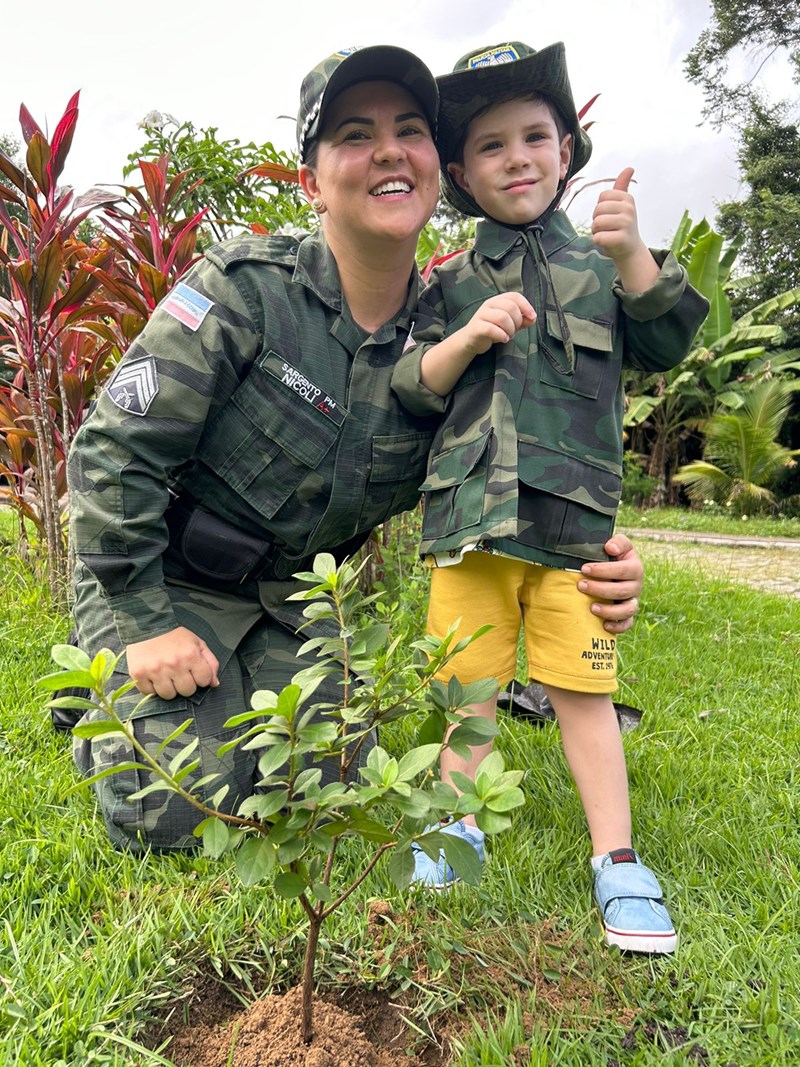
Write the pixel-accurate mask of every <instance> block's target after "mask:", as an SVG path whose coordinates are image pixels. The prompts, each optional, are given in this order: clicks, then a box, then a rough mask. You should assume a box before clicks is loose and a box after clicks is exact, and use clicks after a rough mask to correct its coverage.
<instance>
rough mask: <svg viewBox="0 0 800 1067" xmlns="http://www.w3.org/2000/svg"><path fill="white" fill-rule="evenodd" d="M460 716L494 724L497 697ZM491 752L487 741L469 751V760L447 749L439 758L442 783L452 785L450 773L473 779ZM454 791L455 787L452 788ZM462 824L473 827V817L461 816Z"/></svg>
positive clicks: (452, 727) (474, 705)
mask: <svg viewBox="0 0 800 1067" xmlns="http://www.w3.org/2000/svg"><path fill="white" fill-rule="evenodd" d="M461 714H462V715H480V717H481V718H482V719H490V720H491V721H492V722H495V721H496V719H497V696H496V695H495V696H493V697H492V698H491V700H484V702H483V703H482V704H473V705H471V706H470V707H469V708H468V709H465V710H464V711H462V713H461ZM454 729H455V726H451V727H450V730H448V731H447V736H448V737H449V736H450V734H451V732H452V731H453V730H454ZM491 751H492V742H491V741H489V742H488V743H487V744H485V745H478V746H476V747H475V748H473V749H471V751H470V758H469V759H466V760H465V759H461V757H460V756H457V755H456V754H455V752H451V751H450V750H449V749H445V751H444V752H443V753H442V756H441V761H440V763H441V773H442V781H443V782H447V784H448V785H453V783H452V782H451V780H450V772H451V771H461V773H462V774H466V776H467V777H468V778H472V779H474V778H475V771H476V770H477V768H478V764H479V763H480V762H481V760H482V759H484V757H486V756H488V755H489V753H490V752H491ZM453 788H454V789H455V786H453ZM462 822H463V823H464V824H465V825H466V826H475V825H476V823H475V816H474V815H464V816H462Z"/></svg>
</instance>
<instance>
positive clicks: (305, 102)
mask: <svg viewBox="0 0 800 1067" xmlns="http://www.w3.org/2000/svg"><path fill="white" fill-rule="evenodd" d="M363 81H390V82H397V83H398V84H399V85H402V86H404V87H405V88H406V89H408V91H409V92H410V93H411V94H412V96H414V97H416V99H417V100H418V101H419V103H420V105H421V106H422V109H423V111H424V112H425V117H426V118H427V120H428V124H429V125H430V128H431V132H432V133H435V132H436V115H437V111H438V108H439V90H438V89H437V88H436V79H435V78H434V76H433V74H431V72H430V71H429V70H428V68H427V67H426V66H425V64H424V63H423V62H422V60H421V59H418V58H417V56H415V55H414V53H413V52H408V51H406V49H405V48H396V47H395V46H394V45H373V46H371V47H369V48H343V49H341V51H339V52H334V53H333V54H332V55H330V56H328V57H327V58H326V59H323V60H322V62H321V63H318V64H317V65H316V67H314V69H313V70H311V71H309V73H308V74H306V76H305V78H303V84H302V85H301V86H300V110H299V111H298V113H297V154H298V156H299V157H300V162H301V163H304V162H305V152H306V146H307V145H308V143H309V141H311V140H312V139H313V138H314V137H316V136H317V135H318V134H319V131H320V128H321V126H322V122H323V120H324V118H325V110H326V108H327V107H328V105H329V104H330V102H331V101H332V100H333V99H334V98H335V97H336V96H338V95H339V93H341V92H342V90H343V89H347V88H349V86H351V85H355V83H356V82H363Z"/></svg>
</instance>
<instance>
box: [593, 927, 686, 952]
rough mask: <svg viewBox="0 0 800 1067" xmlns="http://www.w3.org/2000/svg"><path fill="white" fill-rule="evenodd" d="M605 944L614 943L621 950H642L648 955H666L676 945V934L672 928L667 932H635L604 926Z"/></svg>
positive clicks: (673, 949)
mask: <svg viewBox="0 0 800 1067" xmlns="http://www.w3.org/2000/svg"><path fill="white" fill-rule="evenodd" d="M606 944H607V945H616V947H617V948H618V949H621V951H623V952H644V953H647V955H649V956H660V955H664V956H668V955H670V954H671V953H673V952H674V951H675V949H676V948H677V947H678V935H677V934H676V933H675V931H674V930H672V931H671V932H670V933H668V934H657V933H649V934H637V933H635V932H632V931H630V930H614V929H613V928H611V927H606Z"/></svg>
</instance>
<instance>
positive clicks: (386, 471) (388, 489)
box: [359, 429, 434, 527]
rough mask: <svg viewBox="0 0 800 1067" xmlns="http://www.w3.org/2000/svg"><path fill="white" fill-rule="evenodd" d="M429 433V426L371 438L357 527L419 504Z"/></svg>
mask: <svg viewBox="0 0 800 1067" xmlns="http://www.w3.org/2000/svg"><path fill="white" fill-rule="evenodd" d="M433 434H434V431H433V429H430V430H420V431H418V432H417V433H403V434H383V435H381V436H379V437H373V439H372V459H371V463H370V472H369V484H368V487H367V491H366V493H365V496H364V503H363V507H362V511H361V519H360V522H359V525H360V526H362V527H366V526H377V525H378V524H379V523H381V522H383V521H384V520H385V519H387V518H389V517H390V516H391V515H396V514H397V513H398V512H400V511H408V510H410V509H411V508H413V507H415V506H416V505H417V504H418V503H419V496H420V490H419V484H420V482H421V481H422V479H423V478H424V477H425V469H426V466H427V463H428V455H429V453H430V448H431V442H432V440H433Z"/></svg>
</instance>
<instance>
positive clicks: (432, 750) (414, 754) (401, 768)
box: [397, 744, 442, 782]
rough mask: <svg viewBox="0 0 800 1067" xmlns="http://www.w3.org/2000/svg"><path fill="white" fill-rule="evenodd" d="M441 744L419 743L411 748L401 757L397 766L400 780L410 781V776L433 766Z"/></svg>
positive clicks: (414, 775) (414, 776) (412, 776)
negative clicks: (419, 744) (417, 746)
mask: <svg viewBox="0 0 800 1067" xmlns="http://www.w3.org/2000/svg"><path fill="white" fill-rule="evenodd" d="M441 751H442V746H441V745H439V744H431V745H421V746H420V747H419V748H412V749H411V750H410V751H409V752H406V754H405V755H404V756H403V757H402V758H401V760H400V763H399V764H398V766H397V777H398V778H399V779H400V781H401V782H410V781H411V779H412V778H416V776H417V775H418V774H419V773H420V772H421V771H425V770H427V769H428V768H429V767H431V766H433V764H434V763H435V762H436V760H437V759H438V758H439V753H440V752H441Z"/></svg>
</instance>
